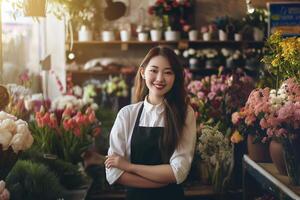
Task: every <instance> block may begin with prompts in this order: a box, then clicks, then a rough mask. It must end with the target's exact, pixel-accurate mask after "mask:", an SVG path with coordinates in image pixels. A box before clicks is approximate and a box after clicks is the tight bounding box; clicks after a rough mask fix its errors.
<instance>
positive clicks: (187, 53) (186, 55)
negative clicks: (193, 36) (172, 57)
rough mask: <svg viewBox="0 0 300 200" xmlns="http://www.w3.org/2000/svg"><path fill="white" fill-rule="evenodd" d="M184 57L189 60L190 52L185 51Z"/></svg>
mask: <svg viewBox="0 0 300 200" xmlns="http://www.w3.org/2000/svg"><path fill="white" fill-rule="evenodd" d="M183 57H185V58H188V57H189V52H188V51H187V50H185V51H184V52H183Z"/></svg>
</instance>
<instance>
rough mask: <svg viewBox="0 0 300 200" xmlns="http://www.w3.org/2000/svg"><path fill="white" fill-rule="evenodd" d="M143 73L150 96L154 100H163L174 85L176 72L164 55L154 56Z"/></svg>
mask: <svg viewBox="0 0 300 200" xmlns="http://www.w3.org/2000/svg"><path fill="white" fill-rule="evenodd" d="M141 73H142V77H143V78H144V79H145V82H146V85H147V87H148V89H149V98H150V99H152V100H154V101H160V100H162V99H163V98H164V95H165V94H166V93H167V92H169V91H170V90H171V88H172V87H173V84H174V80H175V74H174V72H173V70H172V67H171V66H170V63H169V61H168V60H167V59H166V58H165V57H163V56H155V57H153V58H152V59H151V60H150V61H149V63H148V65H147V66H146V67H145V69H143V70H142V71H141Z"/></svg>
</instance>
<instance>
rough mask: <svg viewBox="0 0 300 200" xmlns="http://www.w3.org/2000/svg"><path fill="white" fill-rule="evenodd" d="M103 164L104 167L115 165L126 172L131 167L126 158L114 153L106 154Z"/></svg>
mask: <svg viewBox="0 0 300 200" xmlns="http://www.w3.org/2000/svg"><path fill="white" fill-rule="evenodd" d="M104 164H105V167H106V168H110V167H115V168H118V169H121V170H124V171H127V172H129V171H130V167H131V163H130V162H129V161H128V160H126V159H125V158H124V157H122V156H119V155H116V154H112V155H109V156H106V160H105V162H104Z"/></svg>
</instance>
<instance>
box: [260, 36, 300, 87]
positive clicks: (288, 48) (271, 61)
mask: <svg viewBox="0 0 300 200" xmlns="http://www.w3.org/2000/svg"><path fill="white" fill-rule="evenodd" d="M266 47H267V51H266V53H265V56H264V57H263V59H262V61H263V62H264V63H265V65H266V66H267V69H268V71H269V72H270V73H271V75H273V78H274V79H276V90H277V89H278V87H279V85H280V84H281V82H282V81H284V80H286V79H288V78H294V79H295V80H297V82H298V83H299V81H300V71H299V66H300V38H299V37H298V38H297V37H290V38H285V39H284V38H283V37H282V35H281V32H275V33H274V34H272V35H271V36H270V37H269V38H268V40H267V46H266Z"/></svg>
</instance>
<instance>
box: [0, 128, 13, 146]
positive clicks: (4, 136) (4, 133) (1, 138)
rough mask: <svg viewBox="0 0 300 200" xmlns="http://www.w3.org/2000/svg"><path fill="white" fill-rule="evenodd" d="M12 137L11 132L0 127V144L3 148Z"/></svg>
mask: <svg viewBox="0 0 300 200" xmlns="http://www.w3.org/2000/svg"><path fill="white" fill-rule="evenodd" d="M11 138H12V133H11V132H9V131H8V130H5V129H4V130H3V129H0V144H1V145H2V149H3V150H7V149H8V147H9V144H10V141H11Z"/></svg>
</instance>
